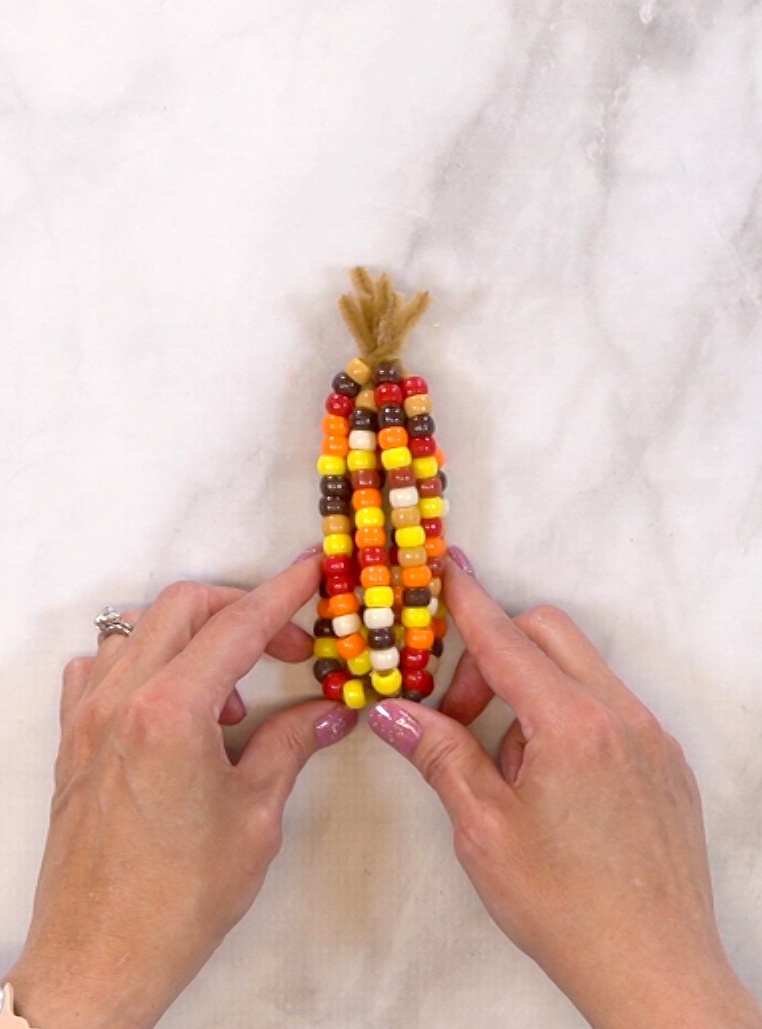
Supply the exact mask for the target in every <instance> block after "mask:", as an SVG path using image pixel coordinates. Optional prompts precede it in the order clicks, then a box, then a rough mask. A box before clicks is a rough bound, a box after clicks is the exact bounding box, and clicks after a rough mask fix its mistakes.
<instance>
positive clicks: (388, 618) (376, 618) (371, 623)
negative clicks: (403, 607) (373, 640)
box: [362, 607, 394, 629]
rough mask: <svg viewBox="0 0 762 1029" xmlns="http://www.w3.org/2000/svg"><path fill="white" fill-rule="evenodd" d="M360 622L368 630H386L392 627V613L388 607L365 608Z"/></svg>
mask: <svg viewBox="0 0 762 1029" xmlns="http://www.w3.org/2000/svg"><path fill="white" fill-rule="evenodd" d="M362 620H363V621H364V622H365V625H366V627H367V628H368V629H388V628H390V627H391V626H392V625H394V611H392V609H391V608H390V607H366V608H365V610H364V611H363V616H362Z"/></svg>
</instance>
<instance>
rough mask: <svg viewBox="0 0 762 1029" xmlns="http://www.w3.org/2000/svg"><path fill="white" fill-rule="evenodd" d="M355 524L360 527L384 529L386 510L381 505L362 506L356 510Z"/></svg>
mask: <svg viewBox="0 0 762 1029" xmlns="http://www.w3.org/2000/svg"><path fill="white" fill-rule="evenodd" d="M355 525H356V526H357V528H358V529H371V528H381V529H383V527H384V512H383V511H382V510H381V508H380V507H361V508H360V510H359V511H355Z"/></svg>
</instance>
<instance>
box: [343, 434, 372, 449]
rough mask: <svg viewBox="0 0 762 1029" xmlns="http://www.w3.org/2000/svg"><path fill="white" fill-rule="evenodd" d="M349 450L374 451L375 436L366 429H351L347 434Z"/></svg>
mask: <svg viewBox="0 0 762 1029" xmlns="http://www.w3.org/2000/svg"><path fill="white" fill-rule="evenodd" d="M349 447H350V450H375V449H376V434H375V432H370V431H369V430H368V429H353V430H352V432H350V434H349Z"/></svg>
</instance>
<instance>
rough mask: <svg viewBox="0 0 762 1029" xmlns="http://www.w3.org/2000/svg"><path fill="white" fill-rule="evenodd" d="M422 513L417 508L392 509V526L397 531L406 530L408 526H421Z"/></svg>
mask: <svg viewBox="0 0 762 1029" xmlns="http://www.w3.org/2000/svg"><path fill="white" fill-rule="evenodd" d="M420 524H421V512H420V511H419V510H418V508H417V507H395V508H393V509H392V525H393V526H394V528H395V529H405V528H407V526H408V525H420Z"/></svg>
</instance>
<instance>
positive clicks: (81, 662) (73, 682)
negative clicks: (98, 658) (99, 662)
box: [60, 657, 95, 725]
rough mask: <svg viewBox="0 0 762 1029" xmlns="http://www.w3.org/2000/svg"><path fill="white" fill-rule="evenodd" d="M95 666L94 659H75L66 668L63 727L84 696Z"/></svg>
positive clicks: (62, 709)
mask: <svg viewBox="0 0 762 1029" xmlns="http://www.w3.org/2000/svg"><path fill="white" fill-rule="evenodd" d="M94 664H95V658H94V657H75V658H72V660H71V661H69V662H68V664H67V665H66V667H65V668H64V670H63V677H62V678H63V687H62V689H61V706H60V719H61V725H63V724H64V722H65V721H66V719H67V718H68V717H69V715H70V713H71V712H72V711H73V710H74V708H75V707H76V706H77V704H78V703H79V701H80V700H81V698H82V696H83V695H84V692H85V689H86V687H87V681H88V679H89V678H90V675H91V673H92V670H93V665H94Z"/></svg>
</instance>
